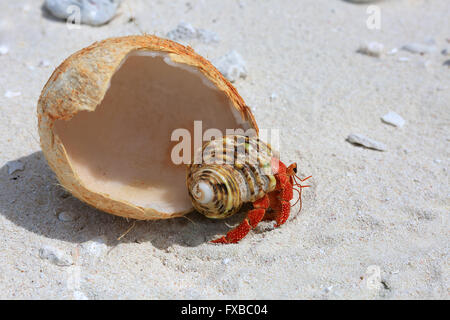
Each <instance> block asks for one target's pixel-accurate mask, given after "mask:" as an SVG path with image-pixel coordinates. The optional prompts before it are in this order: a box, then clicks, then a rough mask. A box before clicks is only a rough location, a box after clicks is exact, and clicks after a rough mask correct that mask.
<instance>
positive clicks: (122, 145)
mask: <svg viewBox="0 0 450 320" xmlns="http://www.w3.org/2000/svg"><path fill="white" fill-rule="evenodd" d="M37 114H38V125H39V135H40V140H41V146H42V151H43V153H44V155H45V157H46V158H47V161H48V164H49V166H50V167H51V168H52V170H53V171H54V172H55V174H56V176H57V178H58V180H59V182H60V184H61V185H62V186H63V187H64V188H65V189H67V190H68V191H69V192H70V193H72V195H74V196H75V197H77V198H78V199H80V200H82V201H84V202H86V203H88V204H90V205H92V206H94V207H95V208H98V209H100V210H103V211H106V212H109V213H112V214H115V215H119V216H123V217H129V218H134V219H142V220H148V219H166V218H173V217H178V216H182V215H184V214H186V213H188V212H189V211H191V210H192V204H191V201H190V199H189V196H188V192H187V188H186V182H185V170H186V168H185V165H184V164H178V165H177V164H175V163H174V162H173V161H172V158H171V152H172V150H173V147H174V146H175V145H176V144H178V143H179V142H180V141H178V140H177V141H171V140H172V139H171V137H172V136H171V135H172V133H173V132H174V130H175V129H179V128H182V129H186V130H188V132H190V133H191V137H192V141H193V139H194V121H195V120H201V121H202V123H201V125H202V128H201V130H202V131H200V133H202V132H204V131H205V130H206V129H209V128H217V129H219V130H222V131H223V133H224V134H225V129H238V128H242V129H244V130H247V129H251V128H253V129H255V130H256V132H257V130H258V129H257V125H256V123H255V120H254V118H253V116H252V114H251V111H250V109H249V108H248V107H247V106H246V105H245V103H244V101H243V100H242V98H241V97H240V96H239V94H238V93H237V91H236V89H235V88H234V87H233V86H232V85H231V84H230V83H229V82H228V81H227V80H226V79H225V78H224V77H223V76H222V75H221V74H220V72H219V71H217V70H216V68H214V66H212V65H211V63H210V62H208V61H207V60H206V59H204V58H203V57H201V56H199V55H198V54H196V53H195V52H194V51H193V50H192V49H191V48H190V47H185V46H183V45H180V44H178V43H175V42H173V41H169V40H165V39H161V38H158V37H155V36H147V35H145V36H128V37H121V38H111V39H106V40H104V41H101V42H96V43H94V44H92V45H91V46H89V47H87V48H84V49H82V50H80V51H78V52H76V53H75V54H73V55H71V56H70V57H69V58H67V59H66V60H65V61H64V62H63V63H62V64H61V65H60V66H59V67H58V68H57V69H56V70H55V71H54V72H53V74H52V75H51V77H50V79H49V80H48V82H47V84H46V85H45V87H44V88H43V90H42V93H41V96H40V98H39V102H38V106H37Z"/></svg>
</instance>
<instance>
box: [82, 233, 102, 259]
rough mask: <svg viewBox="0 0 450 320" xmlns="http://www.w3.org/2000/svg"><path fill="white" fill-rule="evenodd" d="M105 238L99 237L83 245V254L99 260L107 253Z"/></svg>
mask: <svg viewBox="0 0 450 320" xmlns="http://www.w3.org/2000/svg"><path fill="white" fill-rule="evenodd" d="M106 242H107V239H106V237H105V236H99V237H96V238H93V239H91V240H89V241H86V242H84V243H82V244H81V254H86V255H89V256H92V257H94V258H98V257H100V256H102V255H104V254H105V253H106V251H107V250H108V245H107V244H106Z"/></svg>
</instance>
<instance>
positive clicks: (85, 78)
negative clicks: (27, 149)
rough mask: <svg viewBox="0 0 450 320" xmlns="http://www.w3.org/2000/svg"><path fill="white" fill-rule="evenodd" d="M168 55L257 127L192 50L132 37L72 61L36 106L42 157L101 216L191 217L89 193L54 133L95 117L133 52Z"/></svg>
mask: <svg viewBox="0 0 450 320" xmlns="http://www.w3.org/2000/svg"><path fill="white" fill-rule="evenodd" d="M134 51H153V52H162V53H167V54H168V56H169V57H170V59H171V60H172V61H173V62H177V63H182V64H186V65H189V66H193V67H195V68H197V69H198V70H199V71H200V72H201V73H203V75H205V76H206V77H207V78H208V79H209V80H210V81H211V82H212V83H213V84H214V86H215V87H217V88H218V89H219V90H220V91H222V92H223V93H225V94H226V96H227V97H228V98H229V100H230V101H231V102H232V105H233V107H234V108H235V109H236V110H237V111H238V112H239V114H240V115H241V117H242V119H243V120H244V121H246V122H248V124H249V126H250V127H252V128H254V129H256V131H257V132H258V127H257V125H256V122H255V120H254V117H253V115H252V113H251V111H250V109H249V108H248V107H247V106H246V104H245V103H244V101H243V99H242V98H241V96H240V95H239V94H238V92H237V91H236V89H235V88H234V87H233V85H232V84H231V83H230V82H229V81H227V80H226V79H225V78H224V77H223V76H222V74H221V73H220V72H219V71H218V70H217V69H216V68H215V67H214V66H213V65H212V64H211V63H210V62H209V61H207V60H206V59H204V58H203V57H201V56H200V55H198V54H196V53H195V52H194V51H193V50H192V48H190V47H185V46H183V45H181V44H178V43H176V42H173V41H170V40H166V39H161V38H158V37H156V36H150V35H143V36H127V37H119V38H110V39H106V40H103V41H100V42H95V43H94V44H92V45H91V46H89V47H87V48H84V49H82V50H80V51H78V52H76V53H74V54H73V55H71V56H70V57H68V58H67V59H66V60H65V61H64V62H63V63H61V65H60V66H59V67H58V68H56V70H55V71H54V72H53V74H52V75H51V77H50V79H49V80H48V82H47V83H46V85H45V86H44V88H43V90H42V93H41V96H40V98H39V102H38V105H37V116H38V126H39V135H40V142H41V147H42V151H43V153H44V155H45V157H46V159H47V161H48V164H49V166H50V167H51V169H52V170H53V171H54V172H55V174H56V176H57V178H58V180H59V182H60V184H61V185H62V186H63V187H64V188H65V189H66V190H68V191H69V192H70V193H71V194H72V195H74V196H75V197H77V198H78V199H80V200H82V201H84V202H86V203H88V204H90V205H92V206H94V207H95V208H97V209H100V210H102V211H105V212H108V213H112V214H115V215H118V216H122V217H129V218H134V219H141V220H149V219H167V218H173V217H178V216H182V215H184V214H186V213H187V212H189V211H190V210H191V209H189V210H185V211H183V212H161V211H158V210H155V209H153V208H144V207H141V206H136V205H134V204H132V203H130V202H129V201H127V199H113V198H112V197H110V195H109V194H107V193H103V192H98V191H92V190H89V189H88V188H87V187H86V186H85V185H83V182H82V181H81V179H80V177H79V176H78V175H77V173H76V172H75V170H74V168H73V166H72V165H71V162H70V159H69V157H68V154H67V152H66V149H65V146H64V144H63V143H62V141H61V139H60V137H58V135H57V134H56V132H55V130H54V124H55V121H57V120H70V119H71V118H72V117H73V116H74V115H75V114H77V113H78V112H80V111H94V110H95V109H96V107H97V106H98V105H99V104H100V103H101V102H102V100H103V98H104V96H105V93H106V92H107V90H108V88H109V85H110V80H111V78H112V76H113V74H114V73H115V72H116V71H117V70H118V68H120V66H121V64H122V62H123V61H124V59H126V57H127V55H128V54H129V53H130V52H134Z"/></svg>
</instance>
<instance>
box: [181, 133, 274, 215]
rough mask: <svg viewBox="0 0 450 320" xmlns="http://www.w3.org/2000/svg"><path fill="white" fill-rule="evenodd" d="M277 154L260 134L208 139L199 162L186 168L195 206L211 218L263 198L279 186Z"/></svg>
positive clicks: (227, 213) (199, 154)
mask: <svg viewBox="0 0 450 320" xmlns="http://www.w3.org/2000/svg"><path fill="white" fill-rule="evenodd" d="M274 158H275V159H279V156H278V154H277V153H276V152H274V151H273V150H272V148H271V147H270V145H268V144H266V143H264V142H262V141H260V140H259V139H258V138H250V137H247V136H241V135H229V136H225V137H223V138H222V139H217V140H213V141H210V142H206V143H205V144H204V145H203V147H202V150H201V153H200V152H197V154H196V158H195V159H196V160H197V161H195V162H199V163H195V162H194V164H191V165H189V166H188V170H187V179H186V184H187V187H188V190H189V196H190V197H191V200H192V204H193V206H194V208H195V209H196V210H197V211H199V212H201V213H202V214H204V215H205V216H207V217H208V218H214V219H221V218H226V217H228V216H231V215H233V214H234V213H236V212H238V211H239V209H240V208H241V206H242V204H244V203H246V202H253V201H256V200H258V199H260V198H262V197H263V196H264V195H265V194H266V193H268V192H271V191H273V190H274V189H275V187H276V180H275V172H274V169H273V165H272V164H273V163H274V161H273V159H274ZM199 159H200V161H199ZM275 163H278V162H277V161H275Z"/></svg>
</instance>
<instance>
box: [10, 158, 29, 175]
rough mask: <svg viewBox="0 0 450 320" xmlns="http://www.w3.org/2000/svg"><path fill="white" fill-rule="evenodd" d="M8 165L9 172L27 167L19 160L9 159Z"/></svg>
mask: <svg viewBox="0 0 450 320" xmlns="http://www.w3.org/2000/svg"><path fill="white" fill-rule="evenodd" d="M6 166H7V167H8V174H13V173H14V172H16V171H22V170H23V169H25V165H24V164H23V163H22V162H20V161H19V160H14V161H9V162H7V163H6Z"/></svg>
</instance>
